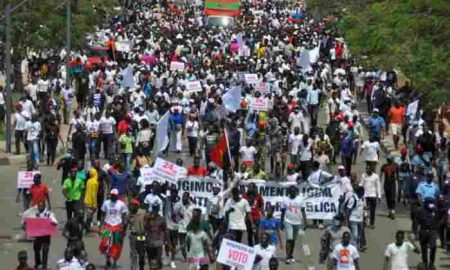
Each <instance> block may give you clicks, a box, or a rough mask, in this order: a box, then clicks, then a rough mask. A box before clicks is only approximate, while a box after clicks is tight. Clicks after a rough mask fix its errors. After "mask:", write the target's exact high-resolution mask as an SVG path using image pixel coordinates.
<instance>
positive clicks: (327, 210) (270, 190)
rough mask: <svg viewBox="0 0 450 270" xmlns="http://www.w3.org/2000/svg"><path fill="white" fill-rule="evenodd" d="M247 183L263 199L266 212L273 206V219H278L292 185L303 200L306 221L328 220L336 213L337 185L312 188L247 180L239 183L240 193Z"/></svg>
mask: <svg viewBox="0 0 450 270" xmlns="http://www.w3.org/2000/svg"><path fill="white" fill-rule="evenodd" d="M248 183H255V184H256V186H257V188H258V191H259V193H260V194H261V196H262V197H263V198H264V203H265V208H266V211H267V209H268V208H269V207H270V205H274V206H275V214H274V215H275V217H280V215H281V207H282V203H283V201H284V199H285V198H286V197H288V194H287V190H288V188H289V187H290V186H293V185H294V186H297V187H298V189H299V191H300V193H299V196H300V197H301V198H302V199H303V200H304V205H305V211H306V217H307V218H308V219H325V220H330V219H333V217H334V216H335V215H336V214H337V211H338V207H339V196H340V187H339V184H337V183H328V184H325V185H322V186H312V185H310V184H309V183H302V184H300V185H298V184H297V183H296V182H274V181H264V180H248V181H244V182H241V186H240V189H241V192H245V186H246V185H247V184H248Z"/></svg>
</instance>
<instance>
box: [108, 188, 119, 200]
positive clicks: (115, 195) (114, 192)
mask: <svg viewBox="0 0 450 270" xmlns="http://www.w3.org/2000/svg"><path fill="white" fill-rule="evenodd" d="M118 199H119V191H118V190H117V189H116V188H113V189H111V191H110V200H111V201H112V202H117V200H118Z"/></svg>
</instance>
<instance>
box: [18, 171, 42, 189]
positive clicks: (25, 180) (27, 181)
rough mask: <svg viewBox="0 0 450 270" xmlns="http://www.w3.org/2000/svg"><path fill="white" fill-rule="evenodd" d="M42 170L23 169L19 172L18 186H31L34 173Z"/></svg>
mask: <svg viewBox="0 0 450 270" xmlns="http://www.w3.org/2000/svg"><path fill="white" fill-rule="evenodd" d="M38 173H40V171H21V172H17V188H29V187H31V185H33V179H34V175H36V174H38Z"/></svg>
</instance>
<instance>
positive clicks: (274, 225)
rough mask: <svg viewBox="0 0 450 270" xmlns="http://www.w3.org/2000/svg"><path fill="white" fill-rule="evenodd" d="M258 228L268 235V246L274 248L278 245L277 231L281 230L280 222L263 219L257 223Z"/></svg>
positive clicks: (272, 219)
mask: <svg viewBox="0 0 450 270" xmlns="http://www.w3.org/2000/svg"><path fill="white" fill-rule="evenodd" d="M259 227H260V228H261V229H263V230H265V231H267V232H268V233H269V244H270V245H274V246H276V245H277V244H278V235H277V230H278V229H281V222H280V221H279V220H278V219H274V218H271V219H268V218H263V219H261V220H260V221H259Z"/></svg>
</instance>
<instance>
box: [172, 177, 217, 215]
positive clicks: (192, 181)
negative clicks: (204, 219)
mask: <svg viewBox="0 0 450 270" xmlns="http://www.w3.org/2000/svg"><path fill="white" fill-rule="evenodd" d="M214 185H219V187H220V189H221V190H222V188H223V187H222V181H221V180H218V179H214V178H197V177H187V178H183V179H179V180H178V181H177V189H178V191H179V192H180V196H181V195H182V193H183V192H189V194H190V195H191V197H192V198H194V203H195V205H196V206H197V207H198V208H200V209H202V212H203V213H206V207H207V205H208V202H209V201H210V200H211V199H212V197H213V196H214V195H213V191H212V188H213V186H214Z"/></svg>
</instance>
